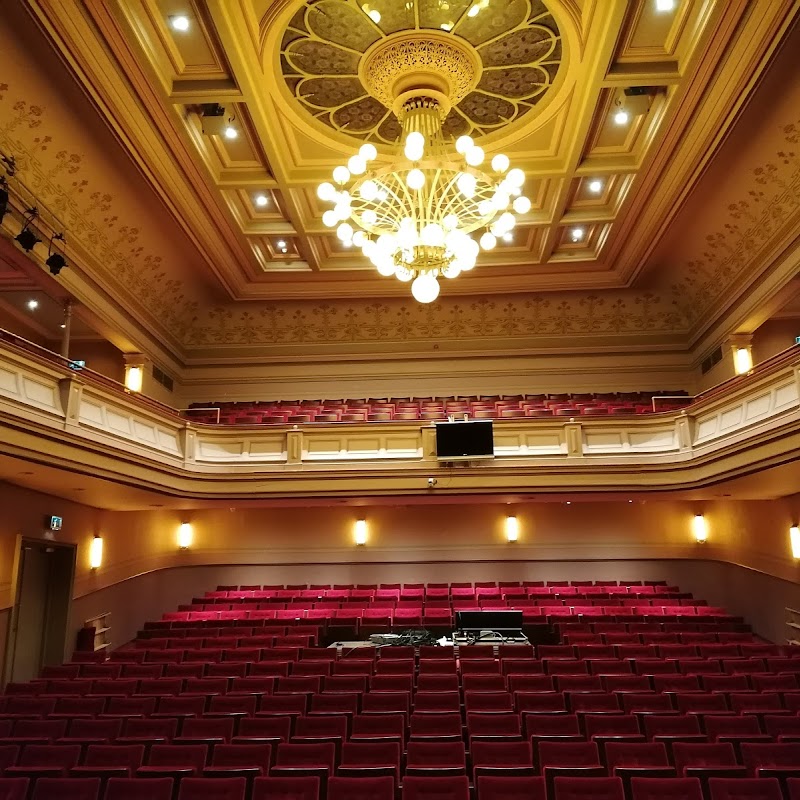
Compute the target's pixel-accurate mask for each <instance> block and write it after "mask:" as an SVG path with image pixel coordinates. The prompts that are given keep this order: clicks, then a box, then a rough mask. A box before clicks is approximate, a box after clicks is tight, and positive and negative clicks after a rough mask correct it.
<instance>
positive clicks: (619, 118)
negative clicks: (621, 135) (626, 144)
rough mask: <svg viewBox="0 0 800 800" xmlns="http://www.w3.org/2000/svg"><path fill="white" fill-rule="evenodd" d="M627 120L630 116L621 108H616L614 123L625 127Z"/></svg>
mask: <svg viewBox="0 0 800 800" xmlns="http://www.w3.org/2000/svg"><path fill="white" fill-rule="evenodd" d="M629 119H630V114H628V112H627V111H626V110H625V109H624V108H622V107H620V108H618V109H617V110H616V111H615V112H614V122H616V123H617V125H625V124H627V122H628V120H629Z"/></svg>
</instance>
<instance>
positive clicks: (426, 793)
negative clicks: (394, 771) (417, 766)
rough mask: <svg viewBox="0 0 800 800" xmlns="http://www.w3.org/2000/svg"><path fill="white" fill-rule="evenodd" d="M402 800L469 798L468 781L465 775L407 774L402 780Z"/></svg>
mask: <svg viewBox="0 0 800 800" xmlns="http://www.w3.org/2000/svg"><path fill="white" fill-rule="evenodd" d="M402 800H469V781H468V780H467V776H466V775H462V776H458V775H456V776H452V775H451V776H448V777H446V778H443V777H427V776H425V777H422V776H416V775H408V776H407V777H405V778H404V780H403V794H402Z"/></svg>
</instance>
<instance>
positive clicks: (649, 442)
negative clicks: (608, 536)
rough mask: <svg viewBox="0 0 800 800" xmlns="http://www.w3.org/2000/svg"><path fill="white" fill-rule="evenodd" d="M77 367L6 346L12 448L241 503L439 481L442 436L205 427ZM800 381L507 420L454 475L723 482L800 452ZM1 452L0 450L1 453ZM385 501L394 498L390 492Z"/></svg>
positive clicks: (793, 356)
mask: <svg viewBox="0 0 800 800" xmlns="http://www.w3.org/2000/svg"><path fill="white" fill-rule="evenodd" d="M72 366H74V365H73V364H72V362H70V361H69V359H63V358H61V357H60V356H57V355H55V354H53V353H50V352H49V351H46V350H43V349H42V348H38V347H37V346H36V345H32V344H31V343H29V342H25V340H20V339H19V338H18V337H13V339H9V335H0V420H1V421H2V425H3V427H4V428H5V429H7V431H8V435H6V436H3V437H0V440H3V439H5V441H6V443H7V446H8V447H12V446H13V447H14V452H15V453H17V454H19V452H20V448H23V449H24V448H28V449H29V450H30V451H31V452H32V453H34V452H36V451H37V450H38V449H41V450H42V452H44V453H47V452H48V447H49V445H48V442H49V440H51V439H52V438H53V437H54V436H62V437H63V438H64V439H65V440H66V441H68V443H69V444H70V446H71V447H73V448H78V449H84V450H87V449H90V450H92V451H94V452H95V453H102V455H103V456H104V457H107V456H114V457H116V458H119V459H121V462H124V463H130V461H131V459H132V458H135V459H136V460H137V462H138V463H139V465H140V466H141V467H142V468H152V469H156V470H158V471H159V472H160V473H161V474H163V473H164V471H165V470H166V471H168V472H169V473H170V474H171V475H172V476H173V477H174V476H182V477H183V479H185V478H190V477H193V476H194V477H197V478H203V480H204V481H206V482H208V481H210V480H211V478H212V477H213V478H214V479H219V478H220V477H224V479H225V481H226V482H227V483H226V484H225V486H226V488H225V490H224V491H230V485H231V483H230V482H231V481H236V480H237V479H238V480H240V481H245V480H252V477H253V476H254V475H257V474H263V475H265V476H272V477H274V478H275V479H276V480H278V479H280V481H281V486H282V487H284V488H283V489H282V490H288V487H289V483H290V479H292V480H294V479H299V478H300V476H303V477H304V478H305V477H308V476H309V475H311V474H313V475H314V476H316V479H319V478H321V477H323V476H324V475H325V474H326V473H327V474H330V475H331V476H333V475H342V474H344V475H350V476H352V477H353V479H354V480H355V478H356V475H355V471H357V472H358V473H359V474H360V475H361V476H362V477H364V476H369V475H373V476H376V477H377V476H380V477H381V479H388V477H392V476H394V477H397V478H398V479H399V478H402V477H403V476H409V475H412V474H413V475H417V473H420V471H422V470H424V473H422V474H431V473H432V472H433V471H435V470H437V469H440V468H441V467H440V465H439V462H437V459H436V452H435V429H434V426H433V424H431V423H430V422H425V421H419V422H418V421H414V422H404V421H393V422H386V423H383V422H366V423H342V422H337V423H321V422H317V423H310V424H300V425H286V426H279V425H270V426H252V427H250V426H216V425H199V426H198V425H194V424H192V423H191V421H189V420H186V419H185V418H183V417H181V415H180V414H179V413H178V412H177V411H176V410H174V409H172V408H169V407H168V406H165V405H162V404H161V403H158V402H155V401H153V400H150V399H148V398H145V397H142V396H141V395H139V394H134V393H131V392H128V391H127V390H126V389H125V388H124V387H122V386H121V385H120V384H118V383H116V382H114V381H111V380H109V379H108V378H105V377H104V376H102V375H99V374H98V373H95V372H92V371H91V370H88V369H81V370H79V371H76V370H75V369H73V368H72ZM799 370H800V347H793V348H790V349H789V350H787V351H784V352H783V353H780V354H779V355H777V356H775V357H774V358H771V359H769V360H768V361H765V362H763V363H762V364H759V365H758V366H757V367H755V368H754V369H753V370H752V371H751V372H750V373H749V374H747V375H744V376H740V377H738V378H736V379H734V380H731V381H727V382H725V383H724V384H722V385H721V386H719V387H716V388H715V389H713V390H710V391H708V392H706V393H705V394H704V395H702V396H701V397H700V398H698V399H697V400H696V401H695V402H694V403H693V404H692V405H691V406H690V407H688V408H685V409H682V410H680V411H673V412H664V413H659V414H649V415H638V416H612V417H588V416H587V417H584V416H581V417H574V418H570V417H555V418H511V419H500V420H496V421H495V424H494V439H495V458H494V459H493V460H491V461H484V462H479V463H478V462H476V463H471V464H465V465H460V466H459V467H457V468H456V469H457V471H458V474H459V475H460V476H463V477H464V478H465V479H466V477H467V476H470V478H469V481H467V482H468V483H469V486H470V488H471V489H474V490H475V491H483V490H496V491H499V490H500V488H501V487H502V486H512V485H514V484H515V482H517V481H518V482H519V483H520V485H524V486H526V487H527V488H534V487H536V486H540V485H542V486H543V485H545V484H546V483H547V480H549V477H548V476H552V475H555V474H556V473H559V472H560V473H562V474H564V475H566V474H568V473H569V474H574V473H575V472H576V470H577V471H583V473H584V476H588V477H584V478H582V479H581V480H582V481H584V483H585V484H586V486H587V487H588V486H589V485H590V484H591V483H592V481H596V485H597V486H608V485H609V481H610V476H612V475H614V474H618V473H619V471H620V469H624V470H627V471H628V473H627V474H629V475H630V474H636V471H637V470H640V471H641V470H650V471H652V470H654V469H659V468H660V469H662V470H664V471H665V473H664V476H663V477H664V480H666V477H667V476H666V472H667V471H668V472H669V473H670V475H669V484H670V485H672V486H674V485H679V483H680V475H679V472H677V471H676V469H683V470H685V469H687V468H689V467H692V466H695V465H699V464H701V463H702V464H708V463H709V462H711V461H714V462H718V463H717V464H716V466H715V469H717V472H716V473H713V474H711V473H709V472H708V469H706V473H705V475H706V477H705V479H706V480H712V479H713V478H714V476H715V475H716V476H717V478H719V477H721V476H723V475H724V474H725V472H724V471H725V469H726V467H725V466H724V464H723V462H722V461H720V459H721V458H722V457H723V456H725V457H729V456H731V454H732V453H734V452H739V453H741V452H742V451H743V450H745V449H747V448H750V447H752V446H754V445H755V444H756V443H757V444H758V445H759V447H764V446H765V445H767V444H769V446H770V447H771V448H772V450H771V454H770V457H771V458H774V456H775V455H776V454H777V450H776V448H777V449H778V450H779V449H780V448H781V447H787V448H788V447H794V446H795V445H794V444H793V443H792V442H791V440H790V439H789V438H787V433H789V432H792V431H794V429H795V428H797V431H798V432H799V433H800V389H799V386H800V384H799V383H798V372H799ZM3 447H4V445H3V442H2V441H0V452H3ZM753 458H754V459H755V458H756V456H755V455H754V456H753ZM87 463H91V460H88V461H87V457H86V456H85V455H84V456H83V458H82V464H83V465H84V466H85V465H86V464H87ZM753 463H755V461H753V462H752V463H751V466H752V464H753ZM387 476H388V477H387ZM537 476H538V477H537ZM176 480H177V478H176ZM586 481H588V483H586ZM155 482H156V483H158V482H157V481H155ZM644 485H645V483H644V481H643V486H644ZM647 485H648V486H649V485H659V484H658V481H657V480H654V481H650V482H648V483H647ZM221 486H222V485H221V484H220V491H223V489H222V488H221ZM276 486H277V484H276ZM273 488H274V487H272V486H270V487H269V490H270V491H271V490H272V489H273ZM386 488H387V491H389V490H391V487H390V485H389V484H387V485H386ZM261 490H262V491H263V487H261ZM319 490H320V491H325V490H324V489H323V488H322V487H321V486H320V487H319ZM304 491H309V489H308V486H307V485H306V488H304Z"/></svg>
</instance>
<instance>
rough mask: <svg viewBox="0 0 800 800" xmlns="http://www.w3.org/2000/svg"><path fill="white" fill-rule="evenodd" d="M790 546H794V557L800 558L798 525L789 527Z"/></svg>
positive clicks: (799, 531) (799, 529)
mask: <svg viewBox="0 0 800 800" xmlns="http://www.w3.org/2000/svg"><path fill="white" fill-rule="evenodd" d="M789 546H790V547H791V548H792V558H800V528H798V527H797V525H792V527H791V528H789Z"/></svg>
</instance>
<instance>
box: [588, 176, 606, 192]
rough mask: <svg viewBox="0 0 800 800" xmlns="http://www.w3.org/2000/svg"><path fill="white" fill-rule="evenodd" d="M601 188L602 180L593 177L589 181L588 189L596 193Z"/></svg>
mask: <svg viewBox="0 0 800 800" xmlns="http://www.w3.org/2000/svg"><path fill="white" fill-rule="evenodd" d="M602 188H603V181H601V180H598V179H597V178H595V180H593V181H589V191H590V192H593V193H594V194H598V192H600V190H601V189H602Z"/></svg>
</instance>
